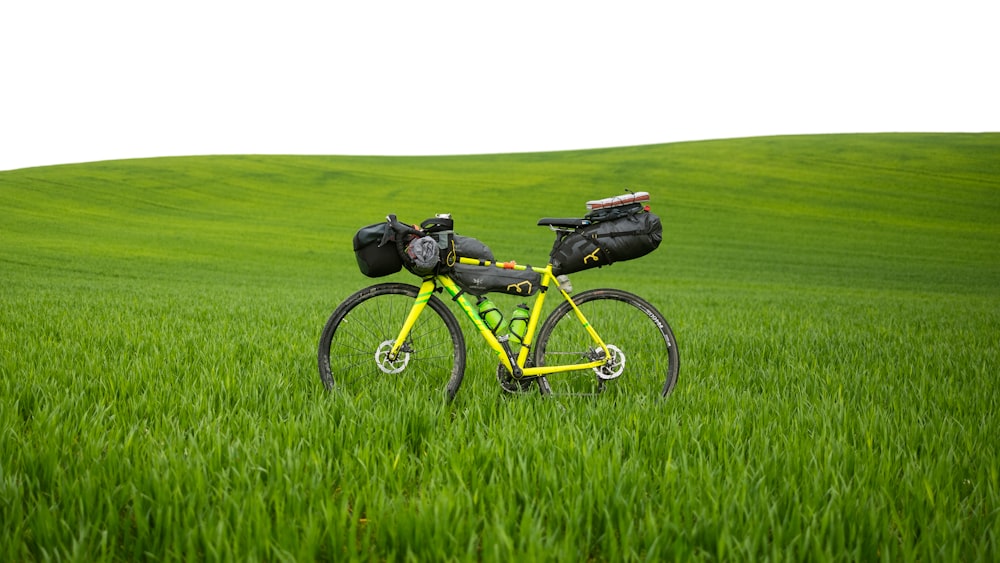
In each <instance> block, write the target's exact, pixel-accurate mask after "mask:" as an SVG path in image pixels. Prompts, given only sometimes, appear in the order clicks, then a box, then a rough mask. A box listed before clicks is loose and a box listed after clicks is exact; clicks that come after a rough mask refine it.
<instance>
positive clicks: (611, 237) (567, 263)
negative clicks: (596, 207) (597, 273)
mask: <svg viewBox="0 0 1000 563" xmlns="http://www.w3.org/2000/svg"><path fill="white" fill-rule="evenodd" d="M560 232H563V233H565V234H564V235H562V236H560V237H559V238H558V239H557V240H556V242H555V244H554V245H553V246H552V253H551V254H550V257H551V262H552V273H553V274H555V275H560V274H572V273H573V272H579V271H581V270H589V269H590V268H599V267H601V266H607V265H608V264H614V263H615V262H622V261H625V260H633V259H635V258H639V257H641V256H645V255H647V254H649V253H650V252H652V251H654V250H656V248H657V247H658V246H660V241H662V240H663V225H662V224H661V223H660V218H659V217H658V216H657V215H656V214H654V213H650V212H648V211H643V210H641V209H638V210H636V211H635V212H632V213H630V214H627V215H625V216H622V217H618V218H615V219H612V220H607V221H600V222H594V223H591V224H589V225H586V226H583V227H580V228H578V229H575V230H573V231H560Z"/></svg>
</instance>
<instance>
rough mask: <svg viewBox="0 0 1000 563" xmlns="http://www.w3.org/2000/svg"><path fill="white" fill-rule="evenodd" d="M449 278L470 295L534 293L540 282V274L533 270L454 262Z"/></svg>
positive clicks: (525, 294)
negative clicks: (506, 268)
mask: <svg viewBox="0 0 1000 563" xmlns="http://www.w3.org/2000/svg"><path fill="white" fill-rule="evenodd" d="M451 278H452V279H453V280H455V283H457V284H458V285H459V287H461V288H462V289H464V290H465V291H467V292H468V293H471V294H472V295H476V296H479V295H485V294H487V293H490V292H494V291H496V292H501V293H508V294H510V295H524V296H527V295H534V294H535V293H536V292H537V291H538V288H539V286H540V285H541V283H542V275H541V274H539V273H538V272H535V271H534V270H505V269H503V268H498V267H496V266H475V265H472V264H455V268H454V269H453V270H452V272H451Z"/></svg>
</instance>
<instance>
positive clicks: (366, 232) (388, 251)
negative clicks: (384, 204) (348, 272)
mask: <svg viewBox="0 0 1000 563" xmlns="http://www.w3.org/2000/svg"><path fill="white" fill-rule="evenodd" d="M387 230H389V225H388V224H387V223H385V222H382V223H375V224H374V225H368V226H367V227H363V228H362V229H360V230H358V232H357V233H355V234H354V256H355V258H356V259H357V261H358V269H360V270H361V273H362V274H364V275H366V276H368V277H370V278H380V277H382V276H388V275H391V274H395V273H396V272H398V271H400V270H402V269H403V259H402V258H400V256H399V251H398V249H397V248H396V242H395V241H394V240H392V236H391V235H392V233H391V232H389V233H387V232H386V231H387Z"/></svg>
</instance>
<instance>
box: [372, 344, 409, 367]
mask: <svg viewBox="0 0 1000 563" xmlns="http://www.w3.org/2000/svg"><path fill="white" fill-rule="evenodd" d="M392 345H393V341H392V340H386V341H385V342H383V343H382V344H380V345H379V347H378V350H376V351H375V364H376V365H377V366H378V369H380V370H382V372H383V373H399V372H401V371H403V370H404V369H406V364H408V363H410V352H409V350H407V349H406V347H405V346H404V347H403V348H402V349H400V350H399V354H398V355H397V356H396V359H395V360H390V359H389V352H391V351H392Z"/></svg>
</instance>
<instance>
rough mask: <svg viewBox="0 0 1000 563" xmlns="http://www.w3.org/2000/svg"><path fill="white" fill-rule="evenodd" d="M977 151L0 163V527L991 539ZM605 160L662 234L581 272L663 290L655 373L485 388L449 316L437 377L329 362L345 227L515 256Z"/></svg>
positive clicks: (657, 297) (754, 539)
mask: <svg viewBox="0 0 1000 563" xmlns="http://www.w3.org/2000/svg"><path fill="white" fill-rule="evenodd" d="M998 157H1000V134H982V135H963V134H940V135H936V134H926V135H921V134H905V135H894V134H893V135H838V136H806V137H773V138H758V139H738V140H725V141H712V142H697V143H679V144H669V145H658V146H645V147H631V148H617V149H607V150H595V151H578V152H563V153H549V154H523V155H495V156H468V157H428V158H378V157H367V158H361V157H295V156H287V157H279V156H245V157H197V158H158V159H148V160H132V161H120V162H102V163H91V164H82V165H68V166H53V167H44V168H33V169H24V170H16V171H9V172H0V211H2V220H0V241H2V247H0V248H2V249H0V350H2V353H0V521H2V522H3V529H2V531H0V559H3V560H49V559H54V560H86V561H91V560H101V559H104V560H121V559H150V560H191V559H210V560H217V559H238V560H248V559H258V560H305V561H310V560H344V559H362V560H370V559H374V560H383V559H392V560H407V559H412V560H440V559H451V558H454V559H460V560H468V559H472V560H488V561H496V560H510V559H512V558H514V557H521V558H532V559H561V560H571V561H578V560H588V559H592V560H635V559H657V560H662V559H685V560H686V559H699V560H701V559H706V560H720V559H721V560H743V559H779V560H827V559H829V560H875V559H886V560H900V559H902V560H924V561H976V560H980V561H991V560H996V557H997V547H998V545H997V544H998V541H1000V469H998V467H1000V466H998V464H997V461H996V460H997V459H1000V451H998V449H1000V448H998V440H997V438H996V435H997V431H996V429H997V428H998V427H1000V420H998V418H1000V417H998V414H997V413H998V410H1000V407H998V405H1000V400H998V399H1000V392H998V391H997V387H996V385H995V380H996V374H997V373H1000V221H998V220H997V218H998V217H1000V158H998ZM625 187H629V188H632V189H634V190H646V191H649V192H651V193H652V194H653V202H652V204H653V209H654V211H656V212H657V213H659V214H660V215H661V216H662V218H663V220H664V229H665V232H664V243H663V245H662V246H661V248H660V249H659V250H658V251H657V252H655V253H653V254H651V255H650V256H648V257H646V258H643V259H642V260H638V261H634V262H629V263H622V264H616V265H614V266H612V267H610V268H606V269H601V270H594V271H588V272H582V273H579V274H576V275H574V276H572V277H573V282H574V285H575V286H576V288H577V290H583V289H587V288H591V287H600V286H618V287H623V288H625V289H629V290H631V291H634V292H635V293H638V294H640V295H642V296H644V297H646V298H647V299H649V300H650V301H651V302H652V303H654V304H655V305H656V306H657V307H659V308H660V309H661V310H662V311H663V312H664V314H665V315H666V316H667V318H668V320H669V321H670V323H671V325H672V326H673V328H674V331H675V334H676V336H677V340H678V343H679V345H680V349H681V360H682V365H681V374H680V379H679V383H678V386H677V388H676V389H675V391H674V394H673V395H672V396H671V397H670V398H669V399H668V400H667V401H666V402H660V401H655V400H652V395H653V393H655V390H652V391H651V394H650V396H648V397H646V396H641V397H635V398H634V399H633V398H622V397H613V398H611V397H598V398H560V399H555V400H545V399H543V398H541V397H539V396H538V395H536V394H530V395H526V396H519V397H505V396H501V395H500V393H499V389H498V386H497V384H496V382H495V380H494V376H493V369H494V364H493V360H492V359H491V355H490V354H489V353H487V352H486V351H484V349H483V348H482V347H481V346H479V343H478V341H475V340H473V339H472V338H471V336H470V337H469V338H468V341H469V344H470V359H469V365H468V368H467V372H466V378H465V383H464V384H463V386H462V389H461V390H460V392H459V394H458V397H457V399H456V401H455V402H454V403H453V404H451V405H440V404H438V403H431V402H428V401H427V400H426V399H425V398H424V397H421V396H420V395H418V394H413V395H406V396H385V395H380V394H378V393H376V392H374V391H372V390H366V389H338V390H337V391H335V392H333V393H326V392H324V391H323V389H322V385H321V384H320V381H319V378H318V375H317V373H316V367H315V347H316V341H317V339H318V337H319V333H320V330H321V329H322V326H323V323H324V322H325V320H326V317H327V316H328V315H329V314H330V312H331V311H332V310H333V308H334V307H335V306H336V305H337V303H339V302H340V301H341V300H342V299H343V298H344V297H346V296H347V295H349V294H350V293H352V292H353V291H355V290H357V289H359V288H361V287H363V286H364V285H366V284H368V283H370V282H371V281H372V280H369V279H367V278H364V277H363V276H361V274H360V273H358V271H357V268H356V266H355V265H354V259H353V254H352V252H351V247H350V244H351V242H350V241H351V236H352V235H353V233H354V231H355V230H356V229H357V228H359V227H361V226H363V225H366V224H369V223H373V222H376V221H378V220H380V219H381V218H382V217H383V216H384V215H385V214H386V213H388V212H395V213H397V214H399V215H400V217H401V218H404V219H407V220H410V221H413V222H417V221H420V220H422V219H423V218H426V217H429V216H431V215H433V214H434V213H438V212H451V213H453V214H454V216H455V219H456V225H457V230H458V231H459V232H460V233H462V234H466V235H471V236H475V237H477V238H480V239H482V240H484V241H485V242H487V244H489V245H490V246H491V247H492V248H493V250H494V252H495V253H496V254H497V255H498V257H500V258H504V259H509V258H514V259H517V260H518V261H519V262H522V263H525V262H527V263H533V264H541V263H542V262H544V261H545V259H546V257H547V252H548V248H549V246H550V243H551V234H550V233H549V232H548V231H547V230H544V229H541V228H538V227H536V226H534V224H535V221H536V220H537V219H538V218H539V217H542V216H574V215H579V214H580V213H581V212H582V211H583V202H584V201H586V200H587V199H593V198H599V197H604V196H608V195H613V194H615V193H620V192H621V191H622V190H623V188H625ZM388 279H396V280H407V279H408V278H407V276H406V275H405V274H399V275H397V276H393V277H392V278H388ZM497 301H498V302H501V304H503V305H504V306H505V307H507V310H510V309H512V308H513V305H514V303H515V302H516V301H514V300H513V298H507V297H506V296H501V297H498V298H497ZM462 322H463V323H465V321H462ZM466 324H467V323H466ZM443 382H444V381H443V380H442V384H443Z"/></svg>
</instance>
